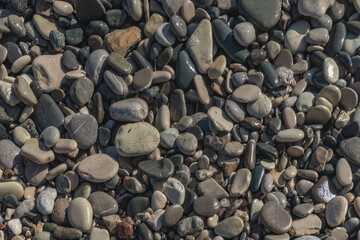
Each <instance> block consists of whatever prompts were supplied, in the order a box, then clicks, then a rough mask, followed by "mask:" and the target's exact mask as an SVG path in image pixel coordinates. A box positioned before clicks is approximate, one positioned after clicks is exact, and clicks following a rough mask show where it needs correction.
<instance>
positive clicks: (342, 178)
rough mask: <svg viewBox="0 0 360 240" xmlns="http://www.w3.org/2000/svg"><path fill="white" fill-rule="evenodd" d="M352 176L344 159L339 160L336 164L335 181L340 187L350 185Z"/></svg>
mask: <svg viewBox="0 0 360 240" xmlns="http://www.w3.org/2000/svg"><path fill="white" fill-rule="evenodd" d="M352 178H353V174H352V171H351V168H350V165H349V163H348V162H347V160H346V159H345V158H340V160H339V161H338V163H337V164H336V179H337V180H338V182H339V183H340V184H341V185H342V186H347V185H349V184H351V182H352Z"/></svg>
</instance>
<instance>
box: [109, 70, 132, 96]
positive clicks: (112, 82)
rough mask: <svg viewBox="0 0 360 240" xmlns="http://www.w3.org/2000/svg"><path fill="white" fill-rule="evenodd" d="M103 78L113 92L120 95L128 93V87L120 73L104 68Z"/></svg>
mask: <svg viewBox="0 0 360 240" xmlns="http://www.w3.org/2000/svg"><path fill="white" fill-rule="evenodd" d="M104 80H105V83H106V84H107V86H108V87H109V88H110V90H111V91H113V92H114V93H115V94H118V95H120V96H126V95H127V94H128V92H129V88H128V86H127V84H126V82H125V80H124V79H123V78H122V77H121V76H120V75H118V74H116V73H114V72H112V71H109V70H106V71H105V73H104Z"/></svg>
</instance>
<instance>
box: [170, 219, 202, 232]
mask: <svg viewBox="0 0 360 240" xmlns="http://www.w3.org/2000/svg"><path fill="white" fill-rule="evenodd" d="M203 228H204V222H203V220H202V219H201V218H200V217H198V216H196V215H195V216H192V217H188V218H185V219H183V220H181V221H179V222H178V223H177V224H176V230H177V232H178V234H179V235H180V236H186V235H189V234H195V233H198V232H200V231H201V230H202V229H203Z"/></svg>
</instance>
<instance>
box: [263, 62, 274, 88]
mask: <svg viewBox="0 0 360 240" xmlns="http://www.w3.org/2000/svg"><path fill="white" fill-rule="evenodd" d="M259 71H260V72H262V74H263V75H264V83H265V85H266V86H267V87H268V88H270V89H274V88H276V87H278V85H279V77H278V75H277V74H276V71H275V68H274V66H273V65H271V63H269V62H266V61H262V62H261V63H260V64H259Z"/></svg>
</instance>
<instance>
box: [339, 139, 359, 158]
mask: <svg viewBox="0 0 360 240" xmlns="http://www.w3.org/2000/svg"><path fill="white" fill-rule="evenodd" d="M359 143H360V138H359V137H352V138H348V139H345V140H343V141H341V143H340V151H341V153H342V154H343V155H344V157H346V159H347V160H349V161H350V162H352V163H353V164H356V165H360V152H359V151H360V150H359V148H357V147H356V146H357V144H359Z"/></svg>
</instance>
